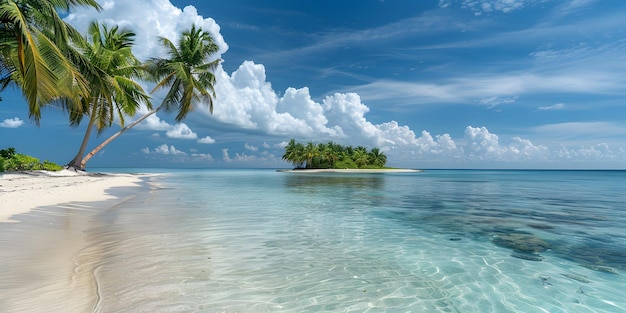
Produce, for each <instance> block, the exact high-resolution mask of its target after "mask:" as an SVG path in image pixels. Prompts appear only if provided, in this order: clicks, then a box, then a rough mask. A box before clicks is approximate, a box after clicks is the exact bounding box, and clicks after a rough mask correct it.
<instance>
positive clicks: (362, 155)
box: [352, 147, 369, 168]
mask: <svg viewBox="0 0 626 313" xmlns="http://www.w3.org/2000/svg"><path fill="white" fill-rule="evenodd" d="M360 148H361V147H357V148H356V149H354V152H353V153H352V160H354V163H356V165H357V166H358V167H359V168H360V167H363V166H364V165H367V164H368V163H369V158H368V155H367V150H366V149H365V148H363V149H360Z"/></svg>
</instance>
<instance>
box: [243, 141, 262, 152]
mask: <svg viewBox="0 0 626 313" xmlns="http://www.w3.org/2000/svg"><path fill="white" fill-rule="evenodd" d="M243 147H244V148H246V149H248V150H250V151H259V147H256V146H253V145H251V144H248V143H246V144H245V145H243Z"/></svg>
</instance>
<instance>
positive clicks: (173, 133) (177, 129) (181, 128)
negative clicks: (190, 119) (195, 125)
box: [165, 123, 198, 139]
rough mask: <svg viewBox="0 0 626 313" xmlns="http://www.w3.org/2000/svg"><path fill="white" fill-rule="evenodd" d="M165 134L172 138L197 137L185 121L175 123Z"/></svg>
mask: <svg viewBox="0 0 626 313" xmlns="http://www.w3.org/2000/svg"><path fill="white" fill-rule="evenodd" d="M165 135H166V136H167V137H169V138H174V139H197V138H198V135H197V134H196V133H194V132H193V131H192V130H191V129H190V128H189V126H187V124H185V123H179V124H175V125H174V126H173V127H172V128H170V130H168V131H167V132H166V133H165Z"/></svg>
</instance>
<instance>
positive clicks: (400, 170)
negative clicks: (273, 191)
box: [278, 168, 423, 174]
mask: <svg viewBox="0 0 626 313" xmlns="http://www.w3.org/2000/svg"><path fill="white" fill-rule="evenodd" d="M278 171H279V172H286V173H356V174H375V173H419V172H423V170H415V169H408V168H382V169H338V168H315V169H298V170H278Z"/></svg>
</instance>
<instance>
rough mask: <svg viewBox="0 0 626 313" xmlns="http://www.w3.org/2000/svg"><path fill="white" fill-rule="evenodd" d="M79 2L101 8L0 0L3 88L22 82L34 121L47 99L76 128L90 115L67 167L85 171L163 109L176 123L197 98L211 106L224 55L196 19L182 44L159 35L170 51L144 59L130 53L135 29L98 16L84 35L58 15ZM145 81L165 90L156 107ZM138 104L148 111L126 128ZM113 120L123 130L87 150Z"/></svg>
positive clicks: (61, 1) (62, 0) (64, 0)
mask: <svg viewBox="0 0 626 313" xmlns="http://www.w3.org/2000/svg"><path fill="white" fill-rule="evenodd" d="M76 7H92V8H94V9H96V10H100V9H101V7H100V5H99V4H98V3H97V2H96V1H94V0H71V1H70V0H58V1H40V0H20V1H15V0H0V91H1V90H4V89H5V88H6V87H7V86H9V85H13V86H16V87H17V88H19V89H20V90H21V91H22V94H23V96H24V98H25V100H26V102H27V103H28V112H29V116H30V118H31V119H32V120H33V121H34V122H35V123H37V124H39V120H40V118H41V108H42V107H43V106H46V105H54V106H55V107H60V108H62V109H63V110H65V111H66V112H68V113H69V114H68V115H69V121H70V125H71V126H77V125H79V124H80V122H81V121H82V120H83V119H84V118H85V119H86V120H87V121H88V127H87V130H86V133H85V135H84V137H83V140H82V141H81V144H80V146H79V149H78V153H77V154H76V156H75V157H74V158H73V159H72V160H71V161H70V162H69V163H68V164H67V167H69V168H74V169H79V170H84V169H85V165H86V163H87V161H88V160H89V159H90V158H91V157H92V156H93V155H95V154H96V153H97V152H98V151H99V150H100V149H102V148H103V147H104V146H105V145H107V144H108V143H110V142H111V141H112V140H113V139H115V138H117V137H118V136H119V135H121V134H122V133H124V132H125V131H127V130H128V129H130V128H132V127H133V126H135V125H137V124H138V123H139V122H141V121H143V120H144V119H146V118H147V117H149V116H150V115H152V114H155V113H156V112H157V111H159V110H161V109H163V110H164V111H167V112H172V111H176V112H177V115H176V121H177V122H180V121H182V120H183V119H184V118H185V117H186V115H187V114H188V113H189V112H190V111H192V110H193V108H194V105H196V104H205V105H208V106H209V108H210V111H211V113H212V112H213V98H214V97H215V91H214V89H213V85H214V84H215V76H214V74H213V71H214V70H215V68H216V67H217V65H218V64H219V63H220V62H221V60H220V59H219V58H215V57H213V56H214V55H215V54H216V53H217V51H218V50H219V48H218V46H217V44H216V43H215V40H214V39H213V37H212V36H211V34H210V33H209V32H206V31H203V30H202V29H201V28H197V27H196V26H195V25H192V26H191V27H190V29H189V30H187V31H183V32H182V34H181V36H180V40H179V41H178V42H177V43H173V42H171V41H170V40H169V39H167V38H159V39H158V40H159V41H160V42H161V44H162V45H163V46H164V47H165V49H166V50H167V52H168V57H167V58H153V59H150V60H148V61H147V62H145V63H141V62H140V61H139V60H137V58H135V56H134V55H133V53H132V45H133V38H134V33H133V32H132V31H131V30H127V29H119V27H118V26H116V25H106V24H102V25H100V24H98V22H95V21H94V22H92V23H91V25H90V26H89V30H88V35H87V36H85V37H83V36H82V35H81V34H80V33H79V32H78V31H76V30H75V29H74V28H73V27H72V26H71V25H69V24H67V23H66V22H65V21H63V19H62V18H61V17H60V16H61V15H62V14H66V13H68V12H69V11H70V10H71V9H74V8H76ZM60 14H61V15H60ZM155 40H156V39H155ZM141 82H154V83H156V87H154V89H153V90H152V92H155V91H157V90H160V89H164V88H168V92H167V94H166V95H165V97H164V98H163V100H162V103H161V104H160V105H159V106H158V108H156V109H153V107H152V104H151V102H150V97H149V96H148V95H147V94H146V93H145V92H144V90H143V89H142V87H141V85H140V83H141ZM141 105H144V106H145V107H146V108H147V109H148V110H149V112H148V113H146V114H145V115H144V116H142V117H140V118H139V119H137V120H136V121H135V122H133V123H131V124H129V125H127V126H124V117H132V116H134V115H135V114H136V112H137V111H138V110H139V108H140V107H141ZM114 122H119V123H120V124H121V126H122V129H121V130H120V131H119V132H118V133H116V134H114V135H113V136H111V137H110V138H108V139H107V140H105V141H104V142H103V143H102V144H100V145H99V146H97V147H96V148H95V149H93V150H92V151H91V152H89V153H87V154H85V151H87V150H86V148H87V145H88V142H89V139H90V137H91V133H92V131H93V130H94V129H95V130H97V133H98V134H100V133H102V131H103V130H104V129H106V128H109V127H111V126H112V124H113V123H114ZM4 161H6V160H4ZM4 161H3V162H4ZM4 163H6V162H4Z"/></svg>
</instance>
